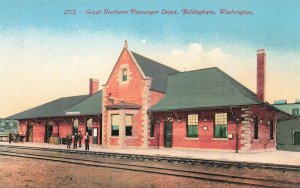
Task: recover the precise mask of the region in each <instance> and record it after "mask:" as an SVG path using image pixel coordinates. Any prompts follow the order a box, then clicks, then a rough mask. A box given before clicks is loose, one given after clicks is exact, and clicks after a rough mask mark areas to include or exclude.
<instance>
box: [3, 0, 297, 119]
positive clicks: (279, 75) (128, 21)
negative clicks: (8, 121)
mask: <svg viewBox="0 0 300 188" xmlns="http://www.w3.org/2000/svg"><path fill="white" fill-rule="evenodd" d="M185 8H186V9H198V10H202V9H205V10H214V11H215V12H216V13H217V14H216V15H202V16H198V15H182V14H181V13H180V12H181V9H185ZM66 9H76V10H77V13H78V12H80V11H81V12H83V13H82V14H76V15H69V16H65V15H64V10H66ZM88 9H92V10H103V9H111V10H115V9H118V10H130V9H138V10H161V9H169V10H173V9H176V10H177V11H178V12H179V14H178V15H169V16H167V15H152V16H149V15H85V14H84V13H85V11H86V10H88ZM219 9H229V10H231V9H234V10H250V11H253V12H254V14H253V15H244V16H239V15H220V14H219ZM299 18H300V1H299V0H285V1H283V0H247V1H245V0H201V1H199V0H97V1H96V0H95V1H83V0H82V1H74V0H69V1H62V0H56V1H38V0H34V1H33V0H27V1H19V0H13V1H9V0H6V1H4V0H0V67H1V74H0V87H1V88H2V92H1V93H0V106H6V108H5V109H1V111H0V117H6V116H8V115H11V114H14V113H17V112H19V111H23V110H26V109H28V108H30V107H34V106H36V105H39V104H42V103H45V102H48V101H49V100H53V99H56V98H59V97H64V96H70V95H79V94H85V93H87V91H88V88H87V87H88V79H89V78H90V77H95V78H98V79H99V80H100V84H103V83H105V82H106V79H107V77H108V75H109V73H110V71H111V69H112V67H113V65H114V64H115V62H116V60H117V57H118V55H119V53H120V51H121V49H122V46H123V42H124V40H125V39H127V40H128V41H129V48H130V49H132V50H133V51H136V52H138V53H141V54H143V55H145V56H148V57H150V58H153V59H156V60H158V61H160V62H162V63H165V64H167V65H169V66H172V67H175V68H177V69H179V70H181V71H183V70H191V69H197V68H204V67H209V66H218V67H220V68H221V69H223V70H224V71H225V72H227V73H229V74H230V75H231V76H233V77H234V78H236V79H237V80H239V81H240V82H242V83H243V84H245V85H246V86H247V87H249V88H250V89H251V90H253V91H254V92H255V89H256V88H255V84H256V77H255V74H256V69H255V68H256V67H255V66H256V50H257V49H260V48H266V49H267V66H268V67H267V73H268V74H267V100H268V101H269V102H271V103H272V102H273V100H275V99H288V100H289V102H293V101H294V100H295V99H296V98H300V92H299V89H298V88H300V77H299V75H298V73H299V72H300V23H299V21H298V20H299ZM20 94H21V95H20Z"/></svg>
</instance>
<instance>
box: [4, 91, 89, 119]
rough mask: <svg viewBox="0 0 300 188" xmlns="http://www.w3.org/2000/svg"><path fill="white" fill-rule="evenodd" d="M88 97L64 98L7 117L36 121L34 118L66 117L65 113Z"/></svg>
mask: <svg viewBox="0 0 300 188" xmlns="http://www.w3.org/2000/svg"><path fill="white" fill-rule="evenodd" d="M87 97H88V95H80V96H72V97H63V98H60V99H56V100H54V101H51V102H48V103H46V104H42V105H40V106H37V107H34V108H31V109H29V110H26V111H23V112H20V113H18V114H15V115H13V116H10V117H7V118H9V119H10V118H12V119H17V120H20V119H34V118H45V117H59V116H65V111H66V110H67V109H68V108H70V107H71V106H73V105H75V104H77V103H79V102H80V101H82V100H84V99H86V98H87Z"/></svg>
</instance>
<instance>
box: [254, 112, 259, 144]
mask: <svg viewBox="0 0 300 188" xmlns="http://www.w3.org/2000/svg"><path fill="white" fill-rule="evenodd" d="M254 139H256V140H257V139H258V116H257V115H256V116H255V117H254Z"/></svg>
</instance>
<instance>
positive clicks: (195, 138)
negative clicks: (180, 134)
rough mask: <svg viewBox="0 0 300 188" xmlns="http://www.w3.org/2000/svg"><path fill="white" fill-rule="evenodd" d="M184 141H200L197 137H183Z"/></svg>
mask: <svg viewBox="0 0 300 188" xmlns="http://www.w3.org/2000/svg"><path fill="white" fill-rule="evenodd" d="M184 139H185V140H200V139H199V137H185V138H184Z"/></svg>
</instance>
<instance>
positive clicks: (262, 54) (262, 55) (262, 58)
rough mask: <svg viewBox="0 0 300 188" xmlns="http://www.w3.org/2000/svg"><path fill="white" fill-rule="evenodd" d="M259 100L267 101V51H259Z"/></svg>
mask: <svg viewBox="0 0 300 188" xmlns="http://www.w3.org/2000/svg"><path fill="white" fill-rule="evenodd" d="M256 82H257V84H256V92H257V98H259V99H260V100H262V101H265V91H266V85H265V84H266V49H260V50H257V75H256Z"/></svg>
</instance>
